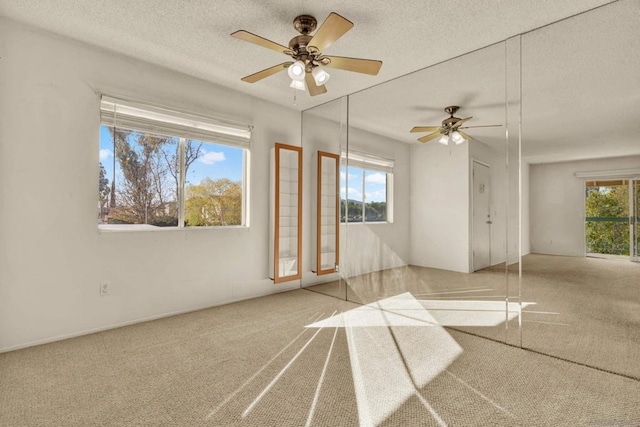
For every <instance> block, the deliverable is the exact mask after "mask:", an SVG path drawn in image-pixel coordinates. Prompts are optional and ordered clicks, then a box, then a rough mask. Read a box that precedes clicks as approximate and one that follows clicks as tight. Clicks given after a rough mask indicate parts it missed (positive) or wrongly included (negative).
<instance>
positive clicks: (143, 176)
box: [109, 128, 177, 225]
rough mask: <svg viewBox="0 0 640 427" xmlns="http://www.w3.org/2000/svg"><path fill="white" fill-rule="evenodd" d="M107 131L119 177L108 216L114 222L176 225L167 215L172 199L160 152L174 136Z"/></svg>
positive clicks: (172, 213)
mask: <svg viewBox="0 0 640 427" xmlns="http://www.w3.org/2000/svg"><path fill="white" fill-rule="evenodd" d="M109 131H110V132H111V135H112V137H113V138H114V140H115V155H116V158H117V160H118V163H119V165H120V169H121V171H122V178H123V179H121V180H120V181H119V182H118V183H117V198H116V200H117V203H116V205H117V206H116V207H115V208H113V209H111V211H110V212H109V215H110V216H111V217H112V218H113V219H114V220H115V221H116V222H124V223H133V224H154V223H156V224H158V225H176V224H175V223H174V224H171V222H176V221H177V219H176V220H175V221H172V220H170V219H168V218H167V217H174V216H175V210H176V206H175V204H176V199H175V197H172V196H174V195H173V194H172V193H173V191H172V189H171V188H169V187H170V186H169V185H168V182H167V176H168V174H169V166H168V165H167V163H166V161H165V159H164V153H163V148H164V146H166V145H168V144H170V143H173V144H175V143H176V141H175V140H174V138H171V137H163V136H157V135H152V134H148V133H145V132H138V131H132V130H128V129H115V130H114V129H113V128H110V129H109ZM172 210H173V212H171V211H172ZM176 218H177V217H176Z"/></svg>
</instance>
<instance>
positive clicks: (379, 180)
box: [340, 166, 387, 202]
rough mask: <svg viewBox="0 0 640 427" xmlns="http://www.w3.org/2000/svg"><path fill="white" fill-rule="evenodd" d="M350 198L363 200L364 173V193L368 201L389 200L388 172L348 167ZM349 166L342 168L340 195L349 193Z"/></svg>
mask: <svg viewBox="0 0 640 427" xmlns="http://www.w3.org/2000/svg"><path fill="white" fill-rule="evenodd" d="M348 172H349V188H348V193H349V199H352V200H362V192H363V189H362V173H363V172H365V175H364V193H365V198H366V202H384V201H386V200H387V174H386V173H384V172H377V171H363V169H360V168H353V167H351V168H348ZM346 178H347V168H345V167H344V166H343V167H342V168H341V169H340V197H341V198H343V199H344V198H346V195H347V180H346Z"/></svg>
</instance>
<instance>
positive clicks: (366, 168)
mask: <svg viewBox="0 0 640 427" xmlns="http://www.w3.org/2000/svg"><path fill="white" fill-rule="evenodd" d="M342 161H343V164H342V167H341V168H340V221H341V222H343V223H346V222H351V223H353V222H366V223H375V222H378V223H385V222H393V221H392V215H391V214H390V213H391V212H392V209H391V208H392V207H391V200H392V198H391V191H392V185H391V182H392V180H393V162H392V161H390V160H386V159H380V158H375V157H373V156H369V155H368V156H366V157H365V156H364V155H359V154H352V153H349V156H348V157H347V156H345V155H344V154H343V159H342Z"/></svg>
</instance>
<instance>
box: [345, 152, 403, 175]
mask: <svg viewBox="0 0 640 427" xmlns="http://www.w3.org/2000/svg"><path fill="white" fill-rule="evenodd" d="M342 161H343V162H346V163H347V166H348V167H355V168H361V169H367V170H374V171H378V172H384V173H393V160H389V159H384V158H382V157H377V156H374V155H372V154H365V153H358V152H353V151H349V152H348V153H347V152H345V151H343V152H342Z"/></svg>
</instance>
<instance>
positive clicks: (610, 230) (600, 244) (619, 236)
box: [585, 179, 638, 261]
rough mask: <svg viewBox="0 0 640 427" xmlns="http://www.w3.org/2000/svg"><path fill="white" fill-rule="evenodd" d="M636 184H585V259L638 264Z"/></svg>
mask: <svg viewBox="0 0 640 427" xmlns="http://www.w3.org/2000/svg"><path fill="white" fill-rule="evenodd" d="M637 210H638V185H637V181H636V180H629V179H617V180H616V179H614V180H611V179H610V180H597V181H587V182H586V183H585V248H586V256H587V257H593V258H604V259H614V260H624V261H628V260H629V259H631V260H634V261H637V260H638V257H637V253H638V232H637V230H638V227H637V223H638V221H637V217H638V213H637Z"/></svg>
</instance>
